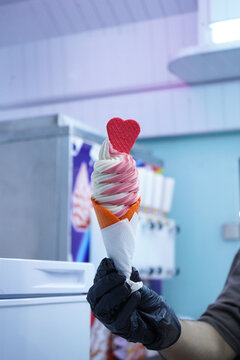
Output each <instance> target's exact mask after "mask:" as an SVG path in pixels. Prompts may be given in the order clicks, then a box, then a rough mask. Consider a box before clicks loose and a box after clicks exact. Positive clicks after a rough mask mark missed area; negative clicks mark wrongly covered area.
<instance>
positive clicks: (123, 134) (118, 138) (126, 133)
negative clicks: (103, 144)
mask: <svg viewBox="0 0 240 360" xmlns="http://www.w3.org/2000/svg"><path fill="white" fill-rule="evenodd" d="M140 130H141V129H140V125H139V124H138V122H137V121H135V120H122V119H120V118H113V119H111V120H109V122H108V123H107V132H108V138H109V140H110V142H111V144H112V146H113V147H114V149H115V150H117V151H119V152H124V153H127V154H129V153H130V150H131V148H132V147H133V145H134V143H135V141H136V140H137V137H138V135H139V133H140Z"/></svg>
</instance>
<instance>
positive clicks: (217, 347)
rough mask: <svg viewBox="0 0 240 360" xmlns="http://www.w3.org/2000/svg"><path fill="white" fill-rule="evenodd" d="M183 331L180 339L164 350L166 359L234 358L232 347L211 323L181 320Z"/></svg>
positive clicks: (216, 359)
mask: <svg viewBox="0 0 240 360" xmlns="http://www.w3.org/2000/svg"><path fill="white" fill-rule="evenodd" d="M180 322H181V326H182V332H181V336H180V338H179V340H178V341H177V342H176V343H175V344H174V345H172V346H171V347H169V348H168V349H165V350H162V351H161V355H162V356H164V358H165V359H166V360H175V359H176V360H205V359H208V360H219V359H223V360H232V359H234V357H235V356H236V354H235V353H234V351H233V350H232V348H231V347H230V346H229V345H228V344H227V343H226V342H225V340H224V339H223V338H222V337H221V336H220V335H219V334H218V332H217V331H216V330H215V329H214V328H213V327H212V326H211V325H209V324H207V323H205V322H202V321H180Z"/></svg>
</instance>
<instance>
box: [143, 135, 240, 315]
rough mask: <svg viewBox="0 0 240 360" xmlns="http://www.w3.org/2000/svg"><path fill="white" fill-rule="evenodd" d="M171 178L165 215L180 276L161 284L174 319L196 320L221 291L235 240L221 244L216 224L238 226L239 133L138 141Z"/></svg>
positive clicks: (219, 232) (235, 246) (219, 231)
mask: <svg viewBox="0 0 240 360" xmlns="http://www.w3.org/2000/svg"><path fill="white" fill-rule="evenodd" d="M140 142H141V144H144V146H146V147H148V148H150V149H151V150H152V151H153V152H154V154H155V155H157V156H159V157H160V158H162V159H163V160H164V163H165V170H164V173H165V175H166V176H173V177H174V178H175V179H176V187H175V194H174V200H173V207H172V211H171V213H170V214H169V217H172V218H174V219H175V220H176V222H177V224H178V225H179V226H180V228H181V232H180V234H179V235H178V236H177V240H176V262H177V266H179V267H180V274H179V275H178V276H177V277H175V278H174V279H172V280H169V281H166V282H165V283H164V296H165V297H166V299H167V300H168V302H169V303H170V304H171V305H172V306H173V308H174V309H175V311H176V312H177V314H178V315H184V316H191V317H193V318H197V317H198V316H199V315H200V314H201V313H202V312H203V311H204V310H205V308H206V307H207V305H208V304H209V303H211V302H213V301H214V300H215V299H216V297H217V295H218V294H219V292H220V291H221V289H222V287H223V285H224V281H225V279H226V276H227V273H228V270H229V267H230V265H231V262H232V259H233V256H234V254H235V253H236V251H237V250H238V248H239V245H240V242H239V241H235V242H234V241H228V242H227V241H224V240H223V238H222V235H221V225H222V224H223V223H227V222H238V221H239V217H238V211H239V178H238V159H239V158H240V132H235V133H234V132H233V133H220V134H211V135H194V136H184V137H170V138H160V139H153V140H142V141H140Z"/></svg>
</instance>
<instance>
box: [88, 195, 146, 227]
mask: <svg viewBox="0 0 240 360" xmlns="http://www.w3.org/2000/svg"><path fill="white" fill-rule="evenodd" d="M91 200H92V204H93V208H94V210H95V213H96V215H97V219H98V224H99V226H100V228H101V229H104V228H105V227H107V226H110V225H112V224H115V223H117V222H118V221H121V220H123V219H128V220H129V221H130V220H131V218H132V217H133V214H134V213H135V212H136V213H137V214H138V212H139V207H140V201H141V198H139V199H138V201H136V202H135V203H134V204H132V205H131V206H130V208H129V209H128V211H127V212H126V214H125V215H123V216H121V217H120V218H118V217H117V216H116V215H114V214H113V213H112V212H111V211H109V210H108V209H106V208H105V207H104V206H101V205H99V204H98V203H97V202H96V201H95V200H94V199H93V198H91Z"/></svg>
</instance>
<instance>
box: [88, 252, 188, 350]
mask: <svg viewBox="0 0 240 360" xmlns="http://www.w3.org/2000/svg"><path fill="white" fill-rule="evenodd" d="M125 280H126V277H125V276H124V275H122V274H121V273H119V272H118V271H117V270H116V268H115V266H114V263H113V261H112V260H110V259H108V258H105V259H103V260H102V262H101V263H100V265H99V267H98V270H97V273H96V276H95V279H94V285H93V286H92V287H91V288H90V289H89V292H88V296H87V300H88V302H89V304H90V306H91V309H92V312H93V315H94V316H95V317H96V318H97V319H98V320H100V321H101V322H102V323H103V324H104V325H105V326H106V327H107V328H108V329H109V330H110V331H111V332H112V333H113V334H116V335H119V336H121V337H123V338H125V339H126V340H128V341H131V342H140V343H142V344H143V345H144V346H146V347H147V348H148V349H152V350H162V349H165V348H167V347H169V346H170V345H172V344H174V343H175V342H176V341H177V340H178V338H179V336H180V333H181V325H180V323H179V321H178V319H177V317H176V315H175V313H174V312H173V310H172V309H171V308H170V307H169V306H168V305H167V303H166V302H165V301H164V299H163V298H162V297H161V296H159V295H158V294H156V293H155V292H154V291H152V290H150V289H149V288H148V287H146V286H143V287H142V288H141V289H140V290H138V291H136V292H134V293H133V294H131V288H130V286H129V285H128V283H127V282H126V281H125ZM131 280H133V281H140V278H139V274H138V272H137V271H136V270H135V269H133V272H132V276H131Z"/></svg>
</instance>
